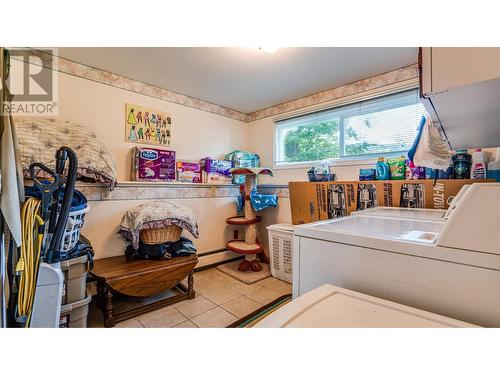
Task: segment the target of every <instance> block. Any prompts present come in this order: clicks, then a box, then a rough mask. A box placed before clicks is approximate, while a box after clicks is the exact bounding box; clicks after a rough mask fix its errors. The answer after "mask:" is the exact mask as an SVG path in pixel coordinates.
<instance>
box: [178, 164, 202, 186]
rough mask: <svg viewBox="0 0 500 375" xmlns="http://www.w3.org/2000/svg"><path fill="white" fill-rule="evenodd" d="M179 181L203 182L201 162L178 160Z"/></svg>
mask: <svg viewBox="0 0 500 375" xmlns="http://www.w3.org/2000/svg"><path fill="white" fill-rule="evenodd" d="M176 169H177V181H179V182H193V183H199V182H201V165H200V163H196V162H190V161H177V162H176Z"/></svg>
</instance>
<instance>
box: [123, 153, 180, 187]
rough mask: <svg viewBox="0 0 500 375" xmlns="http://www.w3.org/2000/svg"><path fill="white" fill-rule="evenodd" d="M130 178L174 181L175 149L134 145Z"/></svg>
mask: <svg viewBox="0 0 500 375" xmlns="http://www.w3.org/2000/svg"><path fill="white" fill-rule="evenodd" d="M131 178H132V180H133V181H175V151H170V150H163V149H159V148H153V147H143V146H137V147H134V148H133V149H132V175H131Z"/></svg>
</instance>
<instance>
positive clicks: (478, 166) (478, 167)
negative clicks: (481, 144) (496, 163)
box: [470, 148, 486, 180]
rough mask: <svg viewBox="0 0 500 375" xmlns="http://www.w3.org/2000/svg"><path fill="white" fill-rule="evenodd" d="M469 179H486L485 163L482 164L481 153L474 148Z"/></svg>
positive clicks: (478, 149)
mask: <svg viewBox="0 0 500 375" xmlns="http://www.w3.org/2000/svg"><path fill="white" fill-rule="evenodd" d="M470 178H472V179H473V180H484V179H485V178H486V163H485V162H484V157H483V151H482V150H481V149H480V148H476V149H475V150H474V152H473V153H472V166H471V170H470Z"/></svg>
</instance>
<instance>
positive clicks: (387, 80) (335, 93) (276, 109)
mask: <svg viewBox="0 0 500 375" xmlns="http://www.w3.org/2000/svg"><path fill="white" fill-rule="evenodd" d="M416 78H418V67H417V64H414V65H410V66H406V67H403V68H400V69H396V70H393V71H390V72H387V73H383V74H379V75H376V76H373V77H369V78H365V79H362V80H360V81H356V82H353V83H349V84H347V85H344V86H339V87H336V88H333V89H330V90H326V91H322V92H318V93H316V94H312V95H309V96H305V97H303V98H300V99H295V100H291V101H288V102H285V103H282V104H278V105H275V106H273V107H269V108H265V109H261V110H259V111H256V112H252V113H250V114H248V115H247V122H251V121H256V120H260V119H263V118H266V117H271V116H276V115H280V114H282V113H286V112H291V111H296V110H299V109H302V108H306V107H310V106H313V105H317V104H321V103H325V102H329V101H331V100H335V99H339V98H342V97H346V96H350V95H355V94H359V93H362V92H366V91H370V90H374V89H380V88H382V87H384V86H389V85H393V84H395V83H400V82H404V81H409V80H415V79H416Z"/></svg>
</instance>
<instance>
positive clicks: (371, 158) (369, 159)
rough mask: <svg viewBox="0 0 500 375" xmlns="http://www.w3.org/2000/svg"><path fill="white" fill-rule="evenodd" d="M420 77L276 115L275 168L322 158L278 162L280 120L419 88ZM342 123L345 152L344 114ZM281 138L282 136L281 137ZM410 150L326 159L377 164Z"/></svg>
mask: <svg viewBox="0 0 500 375" xmlns="http://www.w3.org/2000/svg"><path fill="white" fill-rule="evenodd" d="M418 88H419V86H418V79H413V80H410V82H403V83H401V84H394V85H391V87H389V88H385V89H382V90H378V91H376V92H372V93H370V94H359V95H353V96H350V97H346V98H341V99H339V100H335V101H332V102H330V104H329V105H328V106H324V105H323V106H315V108H314V109H312V110H311V109H309V110H307V111H302V112H300V111H296V112H293V113H289V114H287V116H283V117H276V118H275V119H274V120H273V168H274V169H277V170H279V169H304V168H310V167H312V166H314V165H317V164H318V163H319V162H321V161H322V160H314V161H303V162H278V161H277V160H278V152H279V151H280V150H279V146H278V142H277V141H278V137H280V135H278V133H279V132H278V125H279V124H278V122H280V121H284V120H287V119H291V118H294V117H298V116H303V115H308V114H313V113H315V112H320V111H324V110H330V109H335V108H337V107H342V106H345V105H349V104H355V103H357V102H361V101H365V100H370V99H376V98H380V97H383V96H387V95H391V94H397V93H399V92H403V91H409V90H412V89H418ZM340 119H341V121H340V124H339V130H340V134H339V142H340V145H339V146H340V153H344V152H345V149H344V147H342V145H343V143H342V142H343V141H344V140H343V138H344V134H343V133H344V122H343V119H342V116H340ZM280 138H281V137H280ZM407 151H408V150H404V151H398V152H386V153H377V154H375V155H373V154H372V155H371V154H366V155H359V156H342V155H341V156H340V157H339V158H330V159H326V160H328V162H329V164H330V166H334V167H335V166H340V167H341V166H346V167H347V166H357V165H371V164H375V163H376V162H377V160H378V157H379V156H383V157H386V158H388V157H396V156H401V155H402V153H406V152H407Z"/></svg>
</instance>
